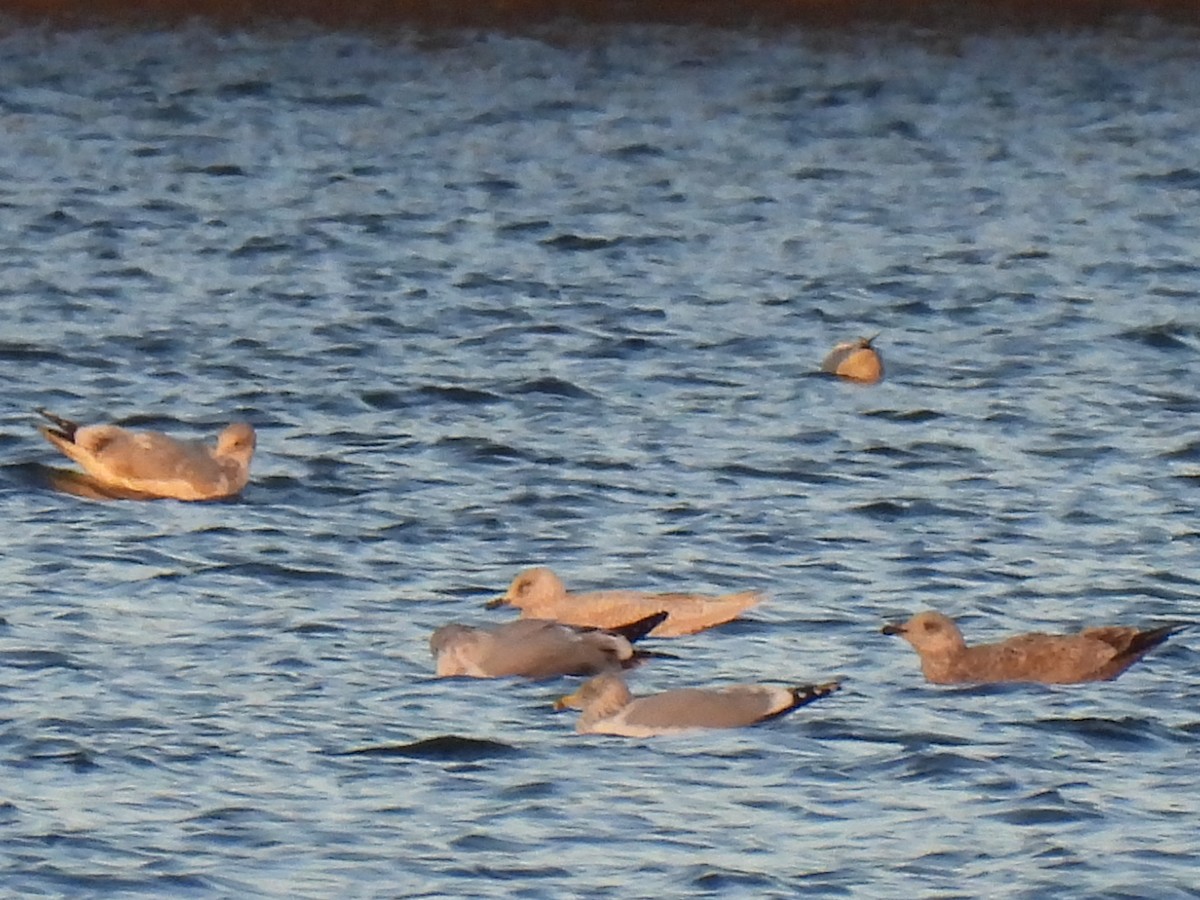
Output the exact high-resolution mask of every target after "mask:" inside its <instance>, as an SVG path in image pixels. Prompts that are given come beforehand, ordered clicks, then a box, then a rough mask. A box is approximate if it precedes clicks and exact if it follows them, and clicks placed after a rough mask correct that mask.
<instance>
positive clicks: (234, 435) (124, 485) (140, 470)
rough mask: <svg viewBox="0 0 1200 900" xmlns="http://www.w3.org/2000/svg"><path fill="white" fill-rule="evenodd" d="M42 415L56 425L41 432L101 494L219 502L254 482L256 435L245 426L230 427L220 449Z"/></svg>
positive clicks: (151, 433)
mask: <svg viewBox="0 0 1200 900" xmlns="http://www.w3.org/2000/svg"><path fill="white" fill-rule="evenodd" d="M38 412H40V413H41V414H42V415H43V416H45V417H46V418H47V419H48V420H49V421H50V422H51V423H52V426H53V427H50V426H45V425H43V426H41V427H40V428H39V430H40V431H41V433H42V434H43V435H44V436H45V438H46V440H48V441H49V442H50V443H51V444H53V445H54V446H55V447H57V448H58V449H59V450H60V451H61V452H62V453H63V454H64V455H65V456H67V457H68V458H70V459H72V460H74V461H75V462H77V463H78V464H79V465H80V467H81V468H82V469H83V470H84V472H86V473H87V475H88V476H90V477H91V479H92V480H93V481H94V482H95V483H96V484H97V485H98V486H99V487H100V488H101V493H104V491H105V490H108V491H111V492H113V494H114V495H116V496H125V497H141V498H145V499H156V498H172V499H175V500H216V499H220V498H222V497H232V496H234V495H236V494H238V493H240V492H241V491H242V489H243V488H244V487H245V486H246V482H247V481H248V480H249V478H250V460H251V459H252V458H253V456H254V447H255V434H254V428H253V427H251V426H250V425H248V424H246V423H245V422H237V423H234V424H232V425H229V426H228V427H227V428H225V429H224V430H223V431H222V432H221V433H220V435H218V437H217V443H216V446H215V447H214V446H210V445H208V444H203V443H201V442H199V441H187V440H179V439H177V438H173V437H170V436H168V435H165V434H162V433H161V432H158V431H133V430H130V429H127V428H122V427H120V426H119V425H79V424H77V423H75V422H72V421H71V420H70V419H64V418H61V417H60V416H56V415H54V414H53V413H49V412H46V411H45V410H38Z"/></svg>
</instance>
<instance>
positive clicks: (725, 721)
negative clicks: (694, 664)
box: [555, 672, 840, 737]
mask: <svg viewBox="0 0 1200 900" xmlns="http://www.w3.org/2000/svg"><path fill="white" fill-rule="evenodd" d="M839 687H840V685H839V684H838V683H837V682H836V681H831V682H827V683H825V684H808V685H801V686H798V687H783V686H779V685H771V684H737V685H732V686H730V687H722V688H681V689H677V690H672V691H664V692H662V693H659V694H649V695H647V696H644V697H634V696H633V695H632V694H631V693H630V691H629V688H628V686H627V685H626V684H625V679H624V678H622V677H621V675H620V673H618V672H606V673H604V674H601V675H597V676H596V677H595V678H592V679H590V680H589V681H587V682H585V683H584V684H583V685H582V686H581V687H580V688H579V689H578V690H577V691H575V692H574V693H573V694H568V695H567V696H565V697H562V698H561V699H559V700H558V702H557V703H555V709H579V710H581V711H582V712H581V714H580V716H579V721H578V722H577V723H576V725H575V730H576V731H577V732H579V733H580V734H613V735H619V736H621V737H654V736H657V735H663V734H675V733H679V732H685V731H694V730H697V729H704V728H741V727H744V726H746V725H754V724H757V723H758V722H763V721H766V720H767V719H773V718H776V717H778V716H782V715H784V714H785V713H789V712H791V711H792V710H794V709H797V708H799V707H801V706H804V705H806V704H808V703H812V702H813V701H814V700H819V699H820V698H821V697H826V696H828V695H829V694H832V693H833V692H834V691H836V690H838V688H839Z"/></svg>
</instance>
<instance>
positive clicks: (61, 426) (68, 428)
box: [34, 406, 79, 444]
mask: <svg viewBox="0 0 1200 900" xmlns="http://www.w3.org/2000/svg"><path fill="white" fill-rule="evenodd" d="M34 412H36V413H37V414H38V415H40V416H42V417H44V418H46V419H49V420H50V422H51V423H53V424H54V425H55V426H56V427H55V428H48V427H46V426H45V425H42V426H40V427H39V428H38V430H39V431H41V432H42V434H44V435H45V436H46V437H47V438H49V437H50V436H51V435H53V436H54V437H56V438H60V439H61V440H64V441H66V442H67V443H68V444H73V443H75V432H77V431H78V430H79V423H78V422H72V421H71V420H70V419H64V418H63V417H62V416H56V415H55V414H54V413H52V412H50V410H48V409H46V408H45V407H43V406H39V407H38V408H37V409H35V410H34Z"/></svg>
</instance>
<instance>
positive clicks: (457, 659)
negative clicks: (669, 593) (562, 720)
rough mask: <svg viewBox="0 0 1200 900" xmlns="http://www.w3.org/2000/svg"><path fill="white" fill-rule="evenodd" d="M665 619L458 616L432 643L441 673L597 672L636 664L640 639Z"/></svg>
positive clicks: (526, 675) (486, 675)
mask: <svg viewBox="0 0 1200 900" xmlns="http://www.w3.org/2000/svg"><path fill="white" fill-rule="evenodd" d="M661 620H662V614H661V613H659V614H657V615H653V616H649V617H647V618H646V619H644V620H643V621H640V622H636V623H633V624H632V625H630V626H628V627H627V628H625V629H622V630H620V631H617V630H603V629H598V628H575V627H572V626H570V625H563V624H562V623H561V622H554V621H551V620H549V619H516V620H514V621H512V622H505V623H504V624H502V625H494V626H490V627H477V626H474V625H464V624H462V623H460V622H453V623H451V624H449V625H443V626H442V627H441V628H439V629H437V631H435V632H434V633H433V635H432V636H431V637H430V639H429V649H430V652H431V653H432V654H433V656H434V659H435V665H436V671H437V675H438V677H439V678H445V677H450V676H456V675H458V676H465V677H468V678H506V677H511V676H519V677H523V678H532V679H544V678H556V677H558V676H560V675H594V674H596V673H597V672H604V671H607V670H609V669H620V668H622V667H624V666H630V665H634V664H636V659H637V654H636V652H635V651H634V648H633V644H634V642H635V641H637V640H638V639H639V638H641V637H642V636H644V635H645V634H647V633H648V632H649V631H650V630H651V629H652V628H653V627H654V626H655V625H657V624H658V623H659V622H660V621H661Z"/></svg>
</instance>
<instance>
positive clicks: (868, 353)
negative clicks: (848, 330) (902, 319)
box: [821, 334, 883, 384]
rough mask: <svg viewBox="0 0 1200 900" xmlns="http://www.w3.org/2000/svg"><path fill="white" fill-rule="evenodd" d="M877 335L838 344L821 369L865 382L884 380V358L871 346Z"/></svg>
mask: <svg viewBox="0 0 1200 900" xmlns="http://www.w3.org/2000/svg"><path fill="white" fill-rule="evenodd" d="M877 337H879V335H878V334H874V335H872V336H871V337H869V338H857V339H855V340H853V341H844V342H842V343H840V344H838V345H837V346H836V347H834V348H833V350H831V351H830V352H829V355H828V356H826V357H825V361H824V362H822V363H821V371H822V372H828V373H829V374H830V375H837V376H840V377H841V378H847V379H849V380H850V381H858V382H861V383H863V384H875V383H876V382H879V381H882V380H883V359H882V358H881V357H880V356H879V352H878V351H877V350H876V349H875V348H874V347H872V346H871V342H872V341H874V340H875V338H877Z"/></svg>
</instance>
